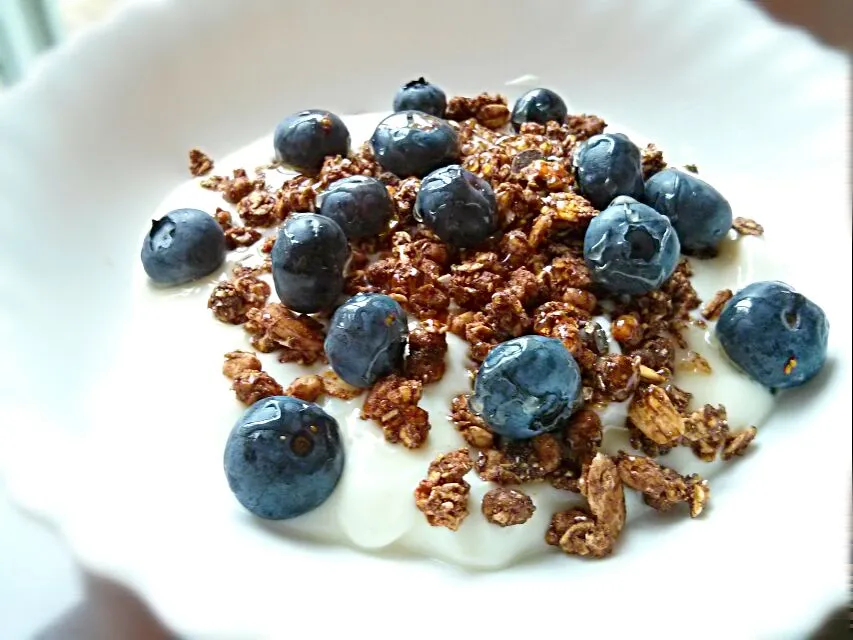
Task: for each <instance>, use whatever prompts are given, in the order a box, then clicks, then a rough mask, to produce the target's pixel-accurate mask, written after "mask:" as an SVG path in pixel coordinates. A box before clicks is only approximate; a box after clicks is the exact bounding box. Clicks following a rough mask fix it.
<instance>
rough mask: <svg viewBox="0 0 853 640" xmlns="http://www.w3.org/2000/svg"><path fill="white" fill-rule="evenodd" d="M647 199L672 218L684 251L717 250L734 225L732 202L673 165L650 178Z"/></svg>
mask: <svg viewBox="0 0 853 640" xmlns="http://www.w3.org/2000/svg"><path fill="white" fill-rule="evenodd" d="M643 202H645V203H646V204H648V205H649V206H650V207H652V208H654V210H655V211H657V212H658V213H660V214H663V215H665V216H666V217H667V218H669V220H670V222H672V226H673V227H675V232H676V233H677V234H678V239H679V240H680V241H681V249H682V251H684V252H689V253H700V254H701V253H707V252H709V251H713V250H714V249H716V247H717V245H718V244H719V243H720V241H721V240H722V239H723V238H725V237H726V234H728V232H729V229H731V226H732V208H731V205H729V203H728V201H727V200H726V199H725V198H724V197H723V196H722V195H721V194H720V192H719V191H717V190H716V189H715V188H714V187H712V186H711V185H709V184H708V183H707V182H705V181H704V180H701V179H699V178H697V177H696V176H694V175H693V174H692V173H687V172H685V171H679V170H677V169H672V168H669V169H664V170H663V171H660V172H658V173H656V174H655V175H653V176H652V177H651V178H649V179H648V180H647V181H646V186H645V195H644V196H643Z"/></svg>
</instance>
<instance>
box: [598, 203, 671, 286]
mask: <svg viewBox="0 0 853 640" xmlns="http://www.w3.org/2000/svg"><path fill="white" fill-rule="evenodd" d="M680 252H681V248H680V245H679V242H678V235H677V234H676V233H675V229H673V228H672V223H670V221H669V219H668V218H667V217H666V216H662V215H661V214H659V213H658V212H657V211H655V210H654V209H652V208H651V207H649V206H646V205H644V204H642V203H640V202H637V201H636V200H634V199H633V198H629V197H627V196H622V197H619V198H616V199H615V200H614V201H613V204H611V205H610V206H609V207H607V209H605V210H604V211H602V212H601V213H600V214H598V215H597V216H596V217H595V218H593V219H592V222H590V223H589V227H588V228H587V230H586V236H584V242H583V256H584V260H585V261H586V264H587V266H588V267H589V269H590V271H591V272H592V277H593V280H595V282H597V283H598V284H599V285H601V286H602V287H604V288H605V289H607V290H608V291H610V292H612V293H627V294H630V295H638V294H641V293H647V292H649V291H652V290H654V289H657V288H659V287H660V286H661V285H662V284H663V283H664V282H665V281H666V280H667V278H669V277H670V276H671V275H672V272H673V271H675V267H676V266H678V259H679V253H680Z"/></svg>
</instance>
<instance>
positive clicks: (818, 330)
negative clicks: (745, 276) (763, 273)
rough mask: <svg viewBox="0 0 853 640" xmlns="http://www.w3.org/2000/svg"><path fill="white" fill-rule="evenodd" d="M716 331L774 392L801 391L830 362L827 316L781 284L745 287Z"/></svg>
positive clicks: (744, 366) (730, 351)
mask: <svg viewBox="0 0 853 640" xmlns="http://www.w3.org/2000/svg"><path fill="white" fill-rule="evenodd" d="M716 331H717V338H719V340H720V344H721V345H722V347H723V349H725V351H726V353H727V354H728V356H729V358H731V359H732V361H734V363H735V364H737V365H738V366H739V367H740V368H741V369H743V370H744V371H745V372H746V373H747V374H748V375H749V376H750V377H751V378H753V379H755V380H756V381H758V382H759V383H761V384H763V385H764V386H766V387H769V388H770V389H785V388H788V387H797V386H799V385H801V384H803V383H804V382H806V381H808V380H810V379H811V378H813V377H814V376H815V375H816V374H817V373H818V371H820V370H821V367H823V364H824V362H826V342H827V338H828V335H829V322H828V321H827V319H826V315H825V314H824V312H823V310H822V309H821V308H820V307H819V306H817V305H816V304H815V303H814V302H812V301H811V300H809V299H808V298H806V297H805V296H804V295H802V294H799V293H797V292H796V291H794V290H793V289H792V288H791V287H789V286H788V285H787V284H784V283H783V282H755V283H753V284H751V285H749V286H747V287H744V288H743V289H741V290H740V291H739V292H738V293H737V294H735V296H734V297H732V299H731V300H729V301H728V303H726V306H725V307H724V308H723V311H722V313H721V314H720V318H719V319H718V320H717V329H716Z"/></svg>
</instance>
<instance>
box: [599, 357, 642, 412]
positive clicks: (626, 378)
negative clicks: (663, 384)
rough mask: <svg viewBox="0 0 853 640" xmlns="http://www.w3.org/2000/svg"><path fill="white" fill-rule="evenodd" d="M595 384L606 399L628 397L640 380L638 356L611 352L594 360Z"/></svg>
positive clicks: (613, 399)
mask: <svg viewBox="0 0 853 640" xmlns="http://www.w3.org/2000/svg"><path fill="white" fill-rule="evenodd" d="M594 379H595V385H596V387H597V389H598V390H599V391H600V392H601V393H602V394H603V396H604V399H605V400H607V401H611V400H612V401H614V402H622V401H623V400H627V399H628V398H630V397H631V396H632V395H633V393H634V391H635V390H636V389H637V385H638V384H639V381H640V358H638V357H636V356H634V357H631V356H625V355H621V354H618V353H611V354H609V355H606V356H604V357H601V358H598V360H596V362H595V376H594Z"/></svg>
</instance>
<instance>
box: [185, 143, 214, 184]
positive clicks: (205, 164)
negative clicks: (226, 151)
mask: <svg viewBox="0 0 853 640" xmlns="http://www.w3.org/2000/svg"><path fill="white" fill-rule="evenodd" d="M212 169H213V160H211V159H210V158H209V157H208V156H207V155H206V154H205V153H204V152H203V151H202V150H201V149H190V173H191V174H193V175H194V176H195V177H196V178H198V177H199V176H203V175H205V174H207V173H210V172H211V170H212Z"/></svg>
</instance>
